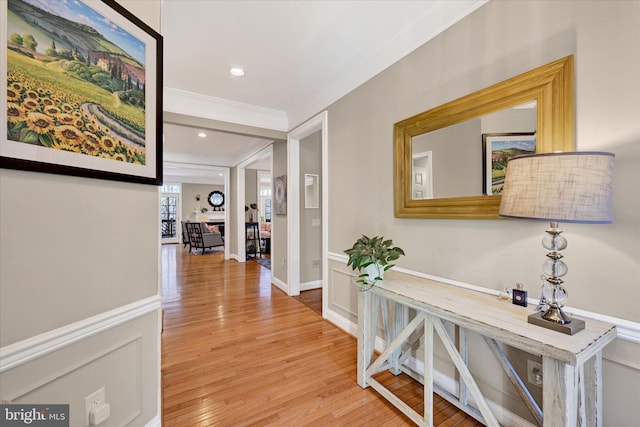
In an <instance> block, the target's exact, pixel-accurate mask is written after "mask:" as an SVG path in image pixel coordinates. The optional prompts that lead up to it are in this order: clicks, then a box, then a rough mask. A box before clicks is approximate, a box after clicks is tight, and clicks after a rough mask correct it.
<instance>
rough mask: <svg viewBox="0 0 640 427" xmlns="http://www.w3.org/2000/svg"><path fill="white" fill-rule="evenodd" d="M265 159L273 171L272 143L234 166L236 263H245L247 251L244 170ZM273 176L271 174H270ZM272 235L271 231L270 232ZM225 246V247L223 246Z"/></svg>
mask: <svg viewBox="0 0 640 427" xmlns="http://www.w3.org/2000/svg"><path fill="white" fill-rule="evenodd" d="M267 157H270V158H271V170H272V171H273V143H271V144H269V145H267V146H266V147H264V148H263V149H261V150H259V151H257V152H255V153H253V154H252V155H250V156H249V157H247V158H246V159H244V160H243V161H241V162H240V163H238V165H237V166H236V186H237V187H236V224H238V229H237V230H236V231H237V233H236V238H237V239H238V247H237V250H238V253H237V255H236V257H235V259H236V261H238V262H246V261H247V251H246V247H245V233H246V228H245V227H244V226H243V225H242V224H244V223H245V222H246V220H245V218H246V216H245V215H246V212H245V211H244V207H245V201H246V197H245V194H244V190H245V169H246V167H247V166H250V165H251V163H253V162H256V161H258V160H261V159H265V158H267ZM271 174H272V176H273V172H271ZM272 233H273V231H272ZM225 246H226V245H225ZM272 276H273V274H272Z"/></svg>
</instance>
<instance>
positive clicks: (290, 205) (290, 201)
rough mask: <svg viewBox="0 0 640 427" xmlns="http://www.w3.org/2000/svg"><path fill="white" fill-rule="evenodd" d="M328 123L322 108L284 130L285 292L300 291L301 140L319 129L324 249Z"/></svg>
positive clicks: (324, 240) (324, 272) (324, 241)
mask: <svg viewBox="0 0 640 427" xmlns="http://www.w3.org/2000/svg"><path fill="white" fill-rule="evenodd" d="M328 124H329V113H328V112H327V111H323V112H322V113H320V114H318V115H317V116H315V117H313V118H312V119H309V120H308V121H306V122H305V123H304V124H302V125H300V126H298V127H297V128H295V129H294V130H292V131H291V132H289V134H287V174H288V179H287V236H288V237H287V239H288V242H287V280H288V282H289V292H288V295H290V296H295V295H300V232H299V230H300V140H302V139H303V138H305V137H307V136H309V135H311V134H313V133H315V132H317V131H321V140H322V141H321V145H322V252H321V253H322V254H325V253H327V248H328V241H329V193H328V187H329V185H328V183H329V174H328V170H329V168H328V145H329V143H328V135H329V131H328ZM327 277H328V269H327V266H326V263H325V265H323V268H322V279H321V280H322V282H323V283H327V281H326V278H327ZM327 289H328V287H327V286H323V287H322V301H323V302H322V312H323V313H324V311H325V310H326V300H327V298H328V292H327Z"/></svg>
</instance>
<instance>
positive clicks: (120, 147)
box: [0, 0, 162, 185]
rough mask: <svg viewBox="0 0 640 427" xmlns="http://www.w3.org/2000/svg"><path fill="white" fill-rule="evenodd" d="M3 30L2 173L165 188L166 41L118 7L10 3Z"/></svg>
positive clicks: (0, 8) (4, 8) (2, 16)
mask: <svg viewBox="0 0 640 427" xmlns="http://www.w3.org/2000/svg"><path fill="white" fill-rule="evenodd" d="M45 9H46V10H45ZM0 20H1V21H2V22H3V24H4V23H6V27H5V26H4V25H3V30H2V31H1V32H0V43H1V45H2V46H3V47H5V49H4V50H3V52H2V61H1V62H0V64H1V65H0V68H1V69H0V74H1V75H2V76H3V78H2V79H1V80H2V81H3V87H2V88H1V90H2V98H1V101H2V102H1V104H2V108H1V110H0V111H2V113H1V114H2V115H1V116H0V132H1V134H2V137H1V139H0V167H3V168H11V169H22V170H28V171H35V172H45V173H55V174H64V175H74V176H82V177H89V178H98V179H108V180H116V181H128V182H136V183H142V184H152V185H159V184H161V183H162V36H160V34H158V33H157V32H156V31H154V30H153V29H151V28H150V27H149V26H147V25H146V24H145V23H144V22H142V21H141V20H140V19H138V18H137V17H135V16H134V15H132V14H131V13H130V12H128V11H127V10H126V9H124V8H123V7H122V6H120V5H119V4H117V3H116V2H115V1H112V0H102V1H82V0H77V1H73V2H62V1H59V2H58V1H55V2H41V1H37V0H7V1H4V2H2V3H1V4H0ZM5 76H6V77H5Z"/></svg>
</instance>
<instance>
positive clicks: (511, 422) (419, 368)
mask: <svg viewBox="0 0 640 427" xmlns="http://www.w3.org/2000/svg"><path fill="white" fill-rule="evenodd" d="M326 315H327V316H326V319H327V320H328V321H329V322H331V323H333V324H334V325H336V326H337V327H338V328H340V329H342V330H343V331H345V332H346V333H348V334H350V335H353V336H356V337H357V333H358V325H357V324H355V323H353V322H352V321H350V320H349V319H346V318H345V317H343V316H341V315H340V314H339V313H337V312H335V311H332V310H329V309H327V311H326ZM384 348H385V343H384V340H383V339H382V338H380V337H379V336H376V342H375V349H376V350H377V351H379V352H382V351H383V350H384ZM407 365H408V366H409V367H410V368H411V369H412V370H414V371H415V372H417V373H420V374H423V373H424V364H423V363H422V362H421V361H420V360H418V359H415V358H413V357H411V358H409V360H408V361H407ZM433 383H434V384H436V385H438V386H439V387H441V388H442V389H443V390H445V391H447V392H449V393H452V394H455V392H456V390H457V383H456V380H455V379H454V378H452V377H450V376H448V375H445V374H443V373H442V372H438V371H436V370H434V372H433ZM487 402H488V403H489V406H490V407H491V411H492V412H493V414H494V415H495V417H496V419H497V420H498V422H499V423H500V425H502V426H505V427H534V425H533V424H531V423H530V422H528V421H527V420H525V419H524V418H521V417H520V416H518V415H516V414H514V413H513V412H511V411H509V410H507V409H505V408H503V407H502V406H501V405H500V404H498V403H496V402H493V401H491V400H487Z"/></svg>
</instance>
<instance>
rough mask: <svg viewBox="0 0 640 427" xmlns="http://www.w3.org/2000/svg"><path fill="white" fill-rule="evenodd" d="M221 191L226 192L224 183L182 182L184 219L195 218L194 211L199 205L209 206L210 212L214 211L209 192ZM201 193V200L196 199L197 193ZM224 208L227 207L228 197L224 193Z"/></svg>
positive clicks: (202, 206)
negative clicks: (209, 200) (209, 199)
mask: <svg viewBox="0 0 640 427" xmlns="http://www.w3.org/2000/svg"><path fill="white" fill-rule="evenodd" d="M216 190H217V191H221V192H222V193H223V194H224V185H213V184H182V193H181V196H182V217H181V219H182V220H183V221H187V220H194V218H193V216H192V215H193V212H194V210H196V208H197V207H198V206H200V208H207V209H208V210H209V212H212V211H213V207H211V205H210V204H209V202H208V197H209V194H210V193H211V192H212V191H216ZM198 194H199V195H200V201H196V195H198ZM224 196H225V197H224V208H225V209H226V208H227V204H228V201H229V200H228V197H227V195H226V194H225V195H224Z"/></svg>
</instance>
